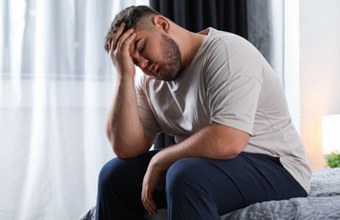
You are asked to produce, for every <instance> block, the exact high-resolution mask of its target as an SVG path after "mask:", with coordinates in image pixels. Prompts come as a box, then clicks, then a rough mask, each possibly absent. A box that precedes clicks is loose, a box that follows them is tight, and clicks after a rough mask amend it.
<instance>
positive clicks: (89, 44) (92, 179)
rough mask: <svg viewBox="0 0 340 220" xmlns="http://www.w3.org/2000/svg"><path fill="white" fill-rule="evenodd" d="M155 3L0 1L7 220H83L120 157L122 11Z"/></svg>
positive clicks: (1, 149)
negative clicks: (117, 111)
mask: <svg viewBox="0 0 340 220" xmlns="http://www.w3.org/2000/svg"><path fill="white" fill-rule="evenodd" d="M133 4H148V1H146V0H139V1H138V0H122V1H119V0H114V1H111V0H105V1H96V0H71V1H70V0H58V1H54V0H46V1H36V0H1V1H0V175H1V177H0V179H1V180H0V192H1V197H0V219H11V220H27V219H34V220H40V219H41V220H46V219H48V220H54V219H55V220H60V219H77V217H79V216H80V215H81V214H83V213H84V212H85V211H86V210H87V209H89V208H90V207H92V206H93V205H95V202H96V193H97V192H96V190H97V177H98V173H99V171H100V168H101V167H102V166H103V165H104V163H105V162H106V161H107V160H109V159H110V158H112V157H113V156H114V155H113V153H112V151H111V148H110V146H109V143H108V141H107V138H106V137H105V121H106V116H107V112H108V108H109V104H110V102H111V96H112V92H113V85H114V80H115V77H114V72H113V71H114V68H113V67H112V64H111V61H110V59H109V57H108V55H107V54H106V52H105V51H104V48H103V43H104V36H105V34H106V31H107V29H108V27H109V24H110V23H111V21H112V19H113V17H114V15H115V14H116V13H117V12H118V11H120V10H121V9H122V8H125V7H127V6H129V5H133Z"/></svg>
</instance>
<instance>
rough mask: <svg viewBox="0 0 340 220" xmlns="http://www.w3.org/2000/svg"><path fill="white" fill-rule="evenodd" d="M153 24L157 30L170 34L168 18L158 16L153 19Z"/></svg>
mask: <svg viewBox="0 0 340 220" xmlns="http://www.w3.org/2000/svg"><path fill="white" fill-rule="evenodd" d="M152 22H153V24H154V25H155V26H156V28H159V29H161V30H163V31H164V32H166V33H168V32H169V29H170V22H169V20H168V19H167V18H166V17H164V16H161V15H156V16H155V17H153V19H152Z"/></svg>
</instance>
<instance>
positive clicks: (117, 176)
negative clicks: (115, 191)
mask: <svg viewBox="0 0 340 220" xmlns="http://www.w3.org/2000/svg"><path fill="white" fill-rule="evenodd" d="M126 172H127V171H126V170H125V169H124V166H123V164H122V163H121V162H120V161H119V159H118V158H114V159H112V160H110V161H108V162H107V163H106V164H105V165H104V166H103V167H102V169H101V171H100V173H99V177H98V185H99V187H100V188H102V189H107V188H108V187H112V186H113V184H117V183H120V182H121V181H117V180H121V179H122V177H123V176H124V173H126ZM114 180H116V181H114Z"/></svg>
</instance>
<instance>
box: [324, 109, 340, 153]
mask: <svg viewBox="0 0 340 220" xmlns="http://www.w3.org/2000/svg"><path fill="white" fill-rule="evenodd" d="M322 143H323V153H324V154H329V153H331V152H334V151H339V152H340V115H325V116H322Z"/></svg>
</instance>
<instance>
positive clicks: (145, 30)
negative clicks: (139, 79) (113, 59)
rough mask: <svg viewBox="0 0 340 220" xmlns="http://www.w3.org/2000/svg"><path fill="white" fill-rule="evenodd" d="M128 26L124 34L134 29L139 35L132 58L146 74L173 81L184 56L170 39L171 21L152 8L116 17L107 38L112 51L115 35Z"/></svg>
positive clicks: (138, 8) (137, 8) (130, 9)
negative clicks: (122, 25)
mask: <svg viewBox="0 0 340 220" xmlns="http://www.w3.org/2000/svg"><path fill="white" fill-rule="evenodd" d="M122 23H124V24H125V27H124V31H123V33H124V32H126V31H127V30H129V29H131V28H133V29H134V32H135V34H136V37H135V39H134V42H132V44H131V46H130V55H131V58H132V60H133V62H134V63H135V65H137V66H139V67H140V68H141V69H142V71H143V72H144V73H145V74H146V75H150V76H153V77H155V78H157V79H161V80H167V81H170V80H173V79H175V78H176V77H177V75H178V74H179V72H180V69H181V66H182V64H181V54H180V51H179V48H178V45H177V43H176V42H175V41H174V40H173V39H172V38H171V37H170V36H168V33H167V31H168V29H169V27H170V20H169V19H167V18H165V17H164V16H162V15H161V14H160V13H159V12H157V11H155V10H153V9H151V8H149V7H148V6H130V7H128V8H126V9H124V10H122V11H121V12H120V13H119V14H117V15H116V17H115V18H114V20H113V22H112V23H111V27H110V28H109V31H108V33H107V35H106V37H105V46H104V47H105V50H106V51H107V52H109V48H110V44H111V42H112V41H113V40H114V39H115V34H116V33H117V30H118V28H119V27H120V26H121V24H122Z"/></svg>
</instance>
